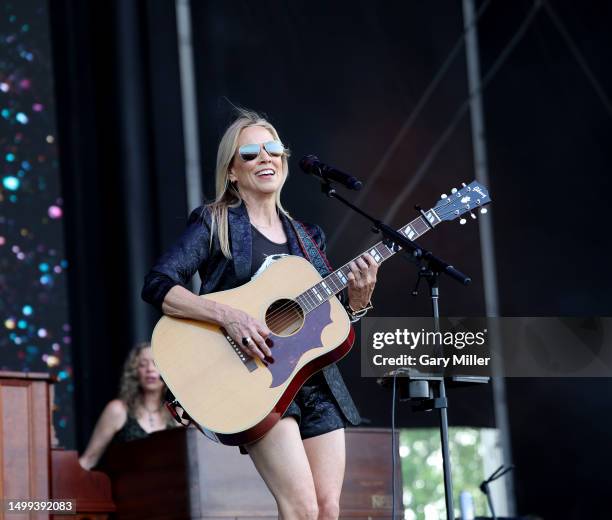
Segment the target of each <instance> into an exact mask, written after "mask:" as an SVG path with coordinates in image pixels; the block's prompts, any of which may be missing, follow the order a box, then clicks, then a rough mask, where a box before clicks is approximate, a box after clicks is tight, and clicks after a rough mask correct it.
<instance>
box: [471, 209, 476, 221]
mask: <svg viewBox="0 0 612 520" xmlns="http://www.w3.org/2000/svg"><path fill="white" fill-rule="evenodd" d="M470 217H472V218H473V219H474V220H475V219H476V215H474V213H473V212H472V211H470Z"/></svg>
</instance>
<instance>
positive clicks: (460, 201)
mask: <svg viewBox="0 0 612 520" xmlns="http://www.w3.org/2000/svg"><path fill="white" fill-rule="evenodd" d="M490 202H491V197H489V191H488V190H487V188H485V187H484V186H483V185H482V184H480V183H479V182H477V181H472V182H471V183H470V184H468V185H467V186H466V185H465V184H463V187H462V188H461V189H457V188H453V189H452V190H451V194H450V195H445V194H443V195H442V197H441V198H440V200H439V201H438V203H437V204H436V205H435V206H434V208H433V209H434V210H435V212H436V214H437V215H438V217H440V220H448V221H451V220H455V219H457V218H460V217H462V216H463V215H465V214H466V213H469V214H470V216H471V217H472V218H476V215H475V214H474V211H478V210H480V212H481V213H486V212H487V209H486V208H485V207H484V206H486V205H487V204H489V203H490ZM459 222H460V224H465V222H466V219H465V218H461V219H460V221H459Z"/></svg>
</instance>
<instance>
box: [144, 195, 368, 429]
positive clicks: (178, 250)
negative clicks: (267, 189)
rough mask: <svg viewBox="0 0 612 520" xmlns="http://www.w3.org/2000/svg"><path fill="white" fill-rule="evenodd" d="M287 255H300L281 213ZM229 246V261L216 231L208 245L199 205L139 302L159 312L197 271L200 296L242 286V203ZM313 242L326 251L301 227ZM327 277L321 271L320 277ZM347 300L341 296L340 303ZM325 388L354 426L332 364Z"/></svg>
mask: <svg viewBox="0 0 612 520" xmlns="http://www.w3.org/2000/svg"><path fill="white" fill-rule="evenodd" d="M281 219H282V221H283V227H284V228H285V233H286V235H287V240H288V245H289V251H290V253H291V254H292V255H296V256H302V257H303V256H304V255H303V254H302V250H301V248H300V246H299V242H298V238H297V236H296V234H295V231H294V230H293V227H292V226H291V224H290V223H289V221H288V219H287V217H285V216H284V215H283V214H282V213H281ZM228 220H229V230H230V246H231V251H232V259H228V258H226V257H225V256H223V253H222V252H221V246H220V244H219V240H218V236H217V234H216V233H215V236H214V238H213V243H212V247H210V227H211V221H210V213H209V212H208V211H207V210H206V209H205V208H204V206H201V207H199V208H197V209H195V210H194V211H193V212H192V213H191V215H190V217H189V221H188V223H187V229H186V230H185V231H184V232H183V234H182V235H181V236H180V238H179V239H178V240H177V241H176V242H175V244H174V245H173V246H172V247H171V248H170V250H169V251H167V252H166V253H165V254H163V255H162V256H161V258H160V259H159V260H158V261H157V263H156V264H155V265H154V266H153V268H152V269H151V271H149V273H148V274H147V275H146V277H145V283H144V287H143V289H142V298H143V300H145V301H146V302H148V303H150V304H152V305H154V306H155V307H157V309H159V310H160V311H161V306H162V303H163V301H164V298H165V297H166V293H167V292H168V291H169V290H170V289H171V288H172V287H174V286H175V285H177V284H181V285H183V286H186V285H187V284H188V283H189V281H190V280H191V278H192V276H193V275H194V274H195V272H196V271H197V272H198V273H199V274H200V279H201V280H202V286H201V287H200V294H208V293H211V292H217V291H224V290H226V289H233V288H235V287H239V286H240V285H243V284H245V283H247V282H248V281H249V280H250V274H251V240H252V238H251V223H250V221H249V216H248V213H247V211H246V207H245V206H244V204H241V205H240V206H238V207H236V208H230V209H229V211H228ZM304 226H305V227H306V229H307V230H308V232H309V233H310V234H311V235H312V237H313V238H314V239H315V241H316V243H317V245H318V246H319V249H320V250H321V251H322V252H323V253H325V235H324V233H323V230H322V229H321V228H320V227H319V226H317V225H309V224H304ZM325 274H326V273H321V275H322V276H325ZM345 298H346V296H345V295H342V296H341V300H342V299H345ZM323 375H324V377H325V380H326V381H327V384H328V385H329V388H330V390H331V392H332V394H333V396H334V398H335V399H336V402H337V403H338V406H339V407H340V409H341V410H342V413H343V414H344V416H345V417H346V419H347V420H348V421H349V422H350V423H351V424H354V425H356V424H359V423H360V422H361V418H360V416H359V412H358V411H357V408H356V406H355V403H354V402H353V399H352V398H351V395H350V394H349V391H348V389H347V388H346V385H345V384H344V381H343V379H342V376H341V375H340V371H339V370H338V367H337V366H336V364H335V363H334V364H332V365H329V366H327V367H325V368H324V369H323Z"/></svg>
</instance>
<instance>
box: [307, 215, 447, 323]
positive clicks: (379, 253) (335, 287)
mask: <svg viewBox="0 0 612 520" xmlns="http://www.w3.org/2000/svg"><path fill="white" fill-rule="evenodd" d="M425 215H426V217H427V222H426V221H425V219H424V218H423V217H422V216H419V217H417V218H415V219H414V220H413V221H412V222H410V223H408V224H406V225H405V226H404V227H402V228H400V229H399V230H398V232H399V233H401V234H402V235H404V236H405V237H407V238H408V239H410V240H416V239H417V238H419V237H421V236H423V235H424V234H425V233H427V232H428V231H429V230H430V229H431V228H432V227H434V226H436V225H438V224H439V223H440V222H441V219H440V217H439V216H438V215H437V214H436V212H435V211H434V210H433V208H432V209H430V210H429V211H427V212H425ZM390 246H391V247H389V246H387V245H386V244H385V243H384V242H383V241H380V242H378V243H376V244H374V245H373V246H372V247H370V248H368V249H367V250H366V251H364V252H363V253H361V254H360V255H358V256H356V257H355V258H353V260H356V259H357V258H359V257H360V256H362V255H363V254H364V253H369V254H370V256H372V258H374V260H375V261H376V262H377V263H378V264H379V265H380V264H382V263H383V262H384V261H385V260H387V259H388V258H391V257H392V256H393V255H394V254H395V253H397V252H398V251H400V250H401V247H400V246H398V245H395V244H390ZM353 260H351V261H349V262H347V263H346V264H344V265H343V266H342V267H340V268H339V269H336V270H335V271H334V272H333V273H331V274H329V275H328V276H326V277H325V278H324V279H323V280H321V281H320V282H319V283H317V284H316V285H313V286H312V287H311V288H310V289H308V290H306V291H304V292H303V293H302V294H300V295H299V296H298V297H297V298H296V301H297V302H298V303H299V305H300V306H301V307H302V309H303V310H304V312H310V311H312V310H313V309H315V308H316V307H318V306H319V305H321V304H322V303H323V302H325V301H327V300H329V299H330V298H331V297H332V296H335V295H336V294H338V293H339V292H341V291H342V290H343V289H345V288H346V287H347V286H348V274H349V273H350V272H351V269H350V267H349V264H350V263H351V262H352V261H353Z"/></svg>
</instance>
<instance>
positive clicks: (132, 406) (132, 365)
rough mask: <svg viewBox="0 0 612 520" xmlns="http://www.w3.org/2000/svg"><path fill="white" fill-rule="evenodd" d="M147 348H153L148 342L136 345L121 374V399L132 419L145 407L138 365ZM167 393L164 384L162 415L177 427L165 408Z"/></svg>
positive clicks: (161, 400)
mask: <svg viewBox="0 0 612 520" xmlns="http://www.w3.org/2000/svg"><path fill="white" fill-rule="evenodd" d="M146 348H151V344H150V343H149V342H147V341H143V342H141V343H137V344H136V345H134V347H133V348H132V350H130V353H129V354H128V357H127V359H126V360H125V363H124V364H123V372H122V373H121V380H120V381H119V399H120V400H121V401H123V402H124V403H125V406H126V407H127V411H128V415H131V416H132V417H136V416H137V413H138V407H139V406H141V407H144V404H143V402H142V388H141V387H140V381H139V379H138V364H139V363H140V354H142V351H143V350H144V349H146ZM165 393H166V385H165V384H164V387H163V389H162V394H161V399H160V402H159V404H160V407H161V411H162V415H163V416H164V418H165V419H166V421H165V422H166V424H167V425H169V426H175V424H174V419H173V418H172V415H170V412H168V410H167V409H166V407H165V406H163V403H164V394H165Z"/></svg>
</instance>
